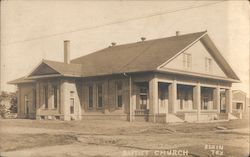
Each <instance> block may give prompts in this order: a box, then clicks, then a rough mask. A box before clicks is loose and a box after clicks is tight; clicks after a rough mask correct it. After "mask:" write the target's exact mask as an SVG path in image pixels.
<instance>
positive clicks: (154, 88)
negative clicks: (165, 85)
mask: <svg viewBox="0 0 250 157" xmlns="http://www.w3.org/2000/svg"><path fill="white" fill-rule="evenodd" d="M157 105H158V80H157V78H156V77H155V76H154V77H153V78H152V79H151V80H150V81H149V119H151V117H152V118H153V119H152V120H150V121H153V122H156V117H155V116H156V115H155V113H156V107H157Z"/></svg>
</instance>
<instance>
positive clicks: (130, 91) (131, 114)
mask: <svg viewBox="0 0 250 157" xmlns="http://www.w3.org/2000/svg"><path fill="white" fill-rule="evenodd" d="M133 105H134V104H133V96H132V79H131V76H130V77H129V121H130V122H132V121H133V119H134V118H133V116H134V114H133V112H134V111H133Z"/></svg>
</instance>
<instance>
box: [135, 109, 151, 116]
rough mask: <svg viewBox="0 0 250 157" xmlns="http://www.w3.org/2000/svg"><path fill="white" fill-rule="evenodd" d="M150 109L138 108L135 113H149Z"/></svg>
mask: <svg viewBox="0 0 250 157" xmlns="http://www.w3.org/2000/svg"><path fill="white" fill-rule="evenodd" d="M148 114H149V110H148V109H136V110H135V115H148Z"/></svg>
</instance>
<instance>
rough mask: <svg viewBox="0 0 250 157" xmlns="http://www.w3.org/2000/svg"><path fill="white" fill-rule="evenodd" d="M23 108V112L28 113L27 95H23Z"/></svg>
mask: <svg viewBox="0 0 250 157" xmlns="http://www.w3.org/2000/svg"><path fill="white" fill-rule="evenodd" d="M24 108H25V113H26V114H28V113H29V98H28V95H25V96H24Z"/></svg>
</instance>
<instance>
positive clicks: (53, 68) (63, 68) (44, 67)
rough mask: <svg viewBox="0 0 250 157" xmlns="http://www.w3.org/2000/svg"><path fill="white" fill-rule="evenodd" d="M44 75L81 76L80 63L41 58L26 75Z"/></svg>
mask: <svg viewBox="0 0 250 157" xmlns="http://www.w3.org/2000/svg"><path fill="white" fill-rule="evenodd" d="M44 75H62V76H74V77H80V76H81V65H79V64H66V63H63V62H55V61H49V60H43V61H42V63H40V64H39V65H38V66H37V67H36V68H35V69H34V70H33V71H32V72H31V73H30V74H29V75H28V77H35V76H44Z"/></svg>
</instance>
